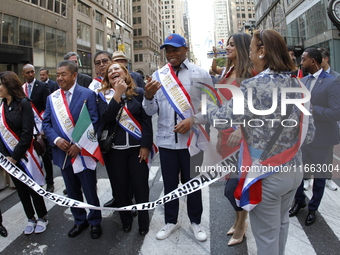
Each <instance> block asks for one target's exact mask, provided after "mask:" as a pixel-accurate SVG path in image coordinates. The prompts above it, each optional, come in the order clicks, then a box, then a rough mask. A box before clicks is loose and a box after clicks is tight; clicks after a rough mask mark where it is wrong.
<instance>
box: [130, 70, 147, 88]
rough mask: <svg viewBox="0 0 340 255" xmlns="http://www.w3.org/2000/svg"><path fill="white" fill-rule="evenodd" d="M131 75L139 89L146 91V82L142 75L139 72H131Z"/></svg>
mask: <svg viewBox="0 0 340 255" xmlns="http://www.w3.org/2000/svg"><path fill="white" fill-rule="evenodd" d="M130 75H131V77H132V79H133V80H134V81H135V83H136V85H137V87H140V88H142V89H144V87H145V82H144V80H143V76H142V75H141V74H139V73H137V72H130Z"/></svg>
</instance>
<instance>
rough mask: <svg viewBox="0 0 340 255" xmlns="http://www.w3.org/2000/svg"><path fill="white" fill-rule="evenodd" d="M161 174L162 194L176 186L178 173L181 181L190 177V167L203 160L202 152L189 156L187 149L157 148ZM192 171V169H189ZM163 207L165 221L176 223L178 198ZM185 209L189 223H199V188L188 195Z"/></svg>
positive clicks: (200, 196) (200, 201) (200, 206)
mask: <svg viewBox="0 0 340 255" xmlns="http://www.w3.org/2000/svg"><path fill="white" fill-rule="evenodd" d="M159 155H160V160H161V168H162V176H163V183H164V194H167V193H169V192H171V191H173V190H174V189H176V188H177V187H178V184H179V181H180V180H179V175H180V176H181V183H186V182H187V181H189V180H190V179H191V177H190V168H192V169H193V168H194V167H195V165H196V166H199V165H201V164H202V162H203V153H199V154H197V155H195V156H194V157H190V154H189V150H188V149H183V150H171V149H165V148H159ZM191 172H194V171H191ZM164 207H165V223H173V224H176V223H177V217H178V210H179V201H178V199H176V200H173V201H171V202H168V203H166V204H165V205H164ZM187 211H188V216H189V219H190V222H191V223H196V224H200V223H201V216H202V212H203V206H202V193H201V190H198V191H195V192H193V193H191V194H190V195H188V199H187Z"/></svg>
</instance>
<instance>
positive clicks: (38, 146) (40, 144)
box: [33, 122, 46, 156]
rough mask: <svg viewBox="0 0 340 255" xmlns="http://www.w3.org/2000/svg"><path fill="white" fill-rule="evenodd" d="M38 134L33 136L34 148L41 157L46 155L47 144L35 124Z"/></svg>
mask: <svg viewBox="0 0 340 255" xmlns="http://www.w3.org/2000/svg"><path fill="white" fill-rule="evenodd" d="M34 126H35V129H36V130H37V134H35V135H33V148H34V150H35V151H36V153H37V154H38V155H39V156H44V155H45V153H46V144H45V141H44V139H43V135H42V134H41V133H40V132H39V129H38V128H37V125H36V124H35V122H34Z"/></svg>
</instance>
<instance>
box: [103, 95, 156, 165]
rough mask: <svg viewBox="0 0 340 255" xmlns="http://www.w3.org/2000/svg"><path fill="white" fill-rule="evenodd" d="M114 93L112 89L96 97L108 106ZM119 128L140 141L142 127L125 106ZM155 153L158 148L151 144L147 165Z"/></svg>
mask: <svg viewBox="0 0 340 255" xmlns="http://www.w3.org/2000/svg"><path fill="white" fill-rule="evenodd" d="M114 92H115V90H114V89H110V90H109V91H108V92H107V93H105V95H104V94H103V93H102V92H100V93H99V94H98V95H99V96H100V97H101V98H102V99H103V101H104V102H106V103H107V104H109V103H110V101H111V99H112V98H113V95H114ZM119 126H121V127H122V128H123V129H124V130H125V131H126V132H128V133H129V134H130V135H132V136H133V137H135V138H136V139H138V140H141V139H142V125H141V124H140V123H139V122H138V121H137V120H136V119H135V117H133V115H132V113H131V112H130V111H129V109H128V108H127V107H126V105H125V106H124V108H123V112H122V115H121V116H120V119H119ZM157 152H158V148H157V146H156V145H155V144H153V145H152V149H151V151H150V153H149V160H148V161H147V163H148V164H150V163H151V162H152V159H153V158H154V156H155V155H156V154H157Z"/></svg>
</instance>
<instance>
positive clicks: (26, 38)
mask: <svg viewBox="0 0 340 255" xmlns="http://www.w3.org/2000/svg"><path fill="white" fill-rule="evenodd" d="M19 45H24V46H32V22H31V21H28V20H24V19H21V20H20V26H19Z"/></svg>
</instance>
